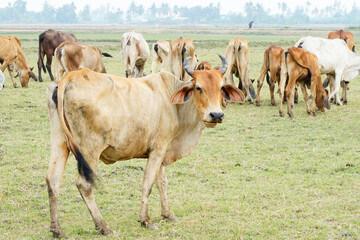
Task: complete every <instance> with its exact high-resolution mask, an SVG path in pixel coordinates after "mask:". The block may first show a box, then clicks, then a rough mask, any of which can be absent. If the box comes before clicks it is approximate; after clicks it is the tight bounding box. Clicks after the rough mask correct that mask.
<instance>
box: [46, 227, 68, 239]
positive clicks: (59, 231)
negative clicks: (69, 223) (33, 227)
mask: <svg viewBox="0 0 360 240" xmlns="http://www.w3.org/2000/svg"><path fill="white" fill-rule="evenodd" d="M50 232H52V233H53V237H54V238H68V235H67V234H66V233H65V232H64V230H62V229H61V228H60V229H58V228H51V229H50Z"/></svg>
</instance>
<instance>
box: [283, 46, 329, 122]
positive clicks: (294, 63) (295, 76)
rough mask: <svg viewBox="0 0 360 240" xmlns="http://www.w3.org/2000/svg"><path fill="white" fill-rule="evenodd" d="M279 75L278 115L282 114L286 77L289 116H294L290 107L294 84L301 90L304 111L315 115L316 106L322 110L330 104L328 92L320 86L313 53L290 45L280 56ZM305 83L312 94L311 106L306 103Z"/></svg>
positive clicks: (316, 63)
mask: <svg viewBox="0 0 360 240" xmlns="http://www.w3.org/2000/svg"><path fill="white" fill-rule="evenodd" d="M281 58H282V59H281V77H280V87H279V90H280V108H279V114H280V116H282V117H283V116H284V111H283V106H282V100H283V96H284V94H283V93H284V88H285V82H286V79H287V78H288V84H287V86H286V92H287V93H289V94H287V96H286V97H287V104H288V114H289V116H290V117H291V118H293V117H294V114H293V112H292V109H291V105H292V99H293V97H294V89H295V84H296V83H299V84H300V86H301V90H302V93H303V96H304V101H305V105H306V111H307V113H308V114H312V115H313V116H315V115H316V107H317V108H318V109H320V110H321V111H322V112H324V111H325V107H326V108H327V109H330V104H329V101H328V97H329V95H328V92H327V90H326V89H325V88H324V87H323V86H322V83H321V74H320V69H319V64H318V60H317V57H316V55H315V54H312V53H310V52H309V51H307V50H305V49H302V48H297V47H292V48H289V49H288V51H287V52H285V53H284V54H283V55H282V57H281ZM305 85H306V86H307V87H308V88H309V89H311V95H312V108H311V110H310V106H309V104H308V100H309V98H308V94H307V92H306V87H305Z"/></svg>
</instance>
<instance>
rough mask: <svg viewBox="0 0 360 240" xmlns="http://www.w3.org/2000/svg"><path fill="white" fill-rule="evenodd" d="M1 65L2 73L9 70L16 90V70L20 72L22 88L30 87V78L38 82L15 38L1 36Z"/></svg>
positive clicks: (18, 41)
mask: <svg viewBox="0 0 360 240" xmlns="http://www.w3.org/2000/svg"><path fill="white" fill-rule="evenodd" d="M0 63H2V66H1V68H0V70H1V72H4V71H5V69H6V68H7V69H8V71H9V75H10V78H11V81H12V83H13V86H14V87H15V88H16V87H17V84H16V82H15V80H14V75H13V71H14V69H15V70H16V71H17V72H18V75H19V77H20V83H21V86H22V87H28V85H29V79H30V78H32V79H34V80H35V81H37V78H36V76H35V74H34V73H33V72H32V70H33V68H30V67H29V65H28V64H27V62H26V59H25V56H24V53H23V50H22V48H21V42H20V40H19V39H18V38H17V37H15V36H8V37H3V36H0ZM18 75H16V76H15V77H17V76H18Z"/></svg>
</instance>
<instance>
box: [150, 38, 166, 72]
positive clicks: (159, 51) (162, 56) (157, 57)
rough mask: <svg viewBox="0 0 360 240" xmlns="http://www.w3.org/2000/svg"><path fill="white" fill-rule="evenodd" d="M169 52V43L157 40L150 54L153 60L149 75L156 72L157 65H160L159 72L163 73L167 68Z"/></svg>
mask: <svg viewBox="0 0 360 240" xmlns="http://www.w3.org/2000/svg"><path fill="white" fill-rule="evenodd" d="M169 51H170V43H169V42H168V41H165V40H158V41H156V43H155V44H154V45H153V48H152V54H153V60H152V65H151V73H155V72H156V66H157V63H158V62H160V63H161V68H160V71H164V70H165V69H166V68H167V66H169Z"/></svg>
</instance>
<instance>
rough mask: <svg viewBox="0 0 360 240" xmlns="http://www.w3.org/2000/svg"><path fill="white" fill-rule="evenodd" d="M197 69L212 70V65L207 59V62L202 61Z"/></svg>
mask: <svg viewBox="0 0 360 240" xmlns="http://www.w3.org/2000/svg"><path fill="white" fill-rule="evenodd" d="M196 69H197V70H211V69H212V67H211V64H210V63H209V62H207V61H205V62H201V63H200V64H199V65H198V67H197V68H196Z"/></svg>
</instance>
